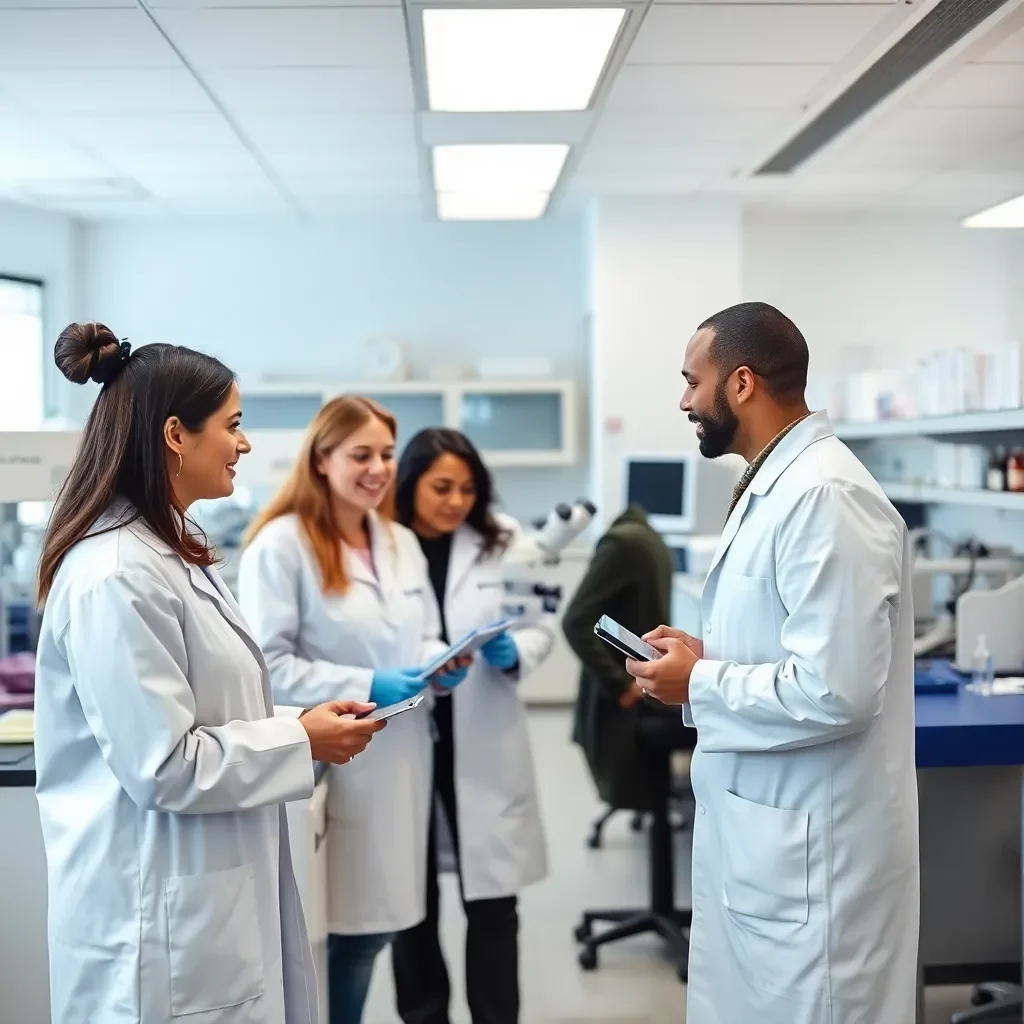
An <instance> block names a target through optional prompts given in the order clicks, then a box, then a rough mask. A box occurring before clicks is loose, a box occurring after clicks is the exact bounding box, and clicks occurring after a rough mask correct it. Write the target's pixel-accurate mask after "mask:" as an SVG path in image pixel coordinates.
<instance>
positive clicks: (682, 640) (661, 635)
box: [626, 626, 704, 704]
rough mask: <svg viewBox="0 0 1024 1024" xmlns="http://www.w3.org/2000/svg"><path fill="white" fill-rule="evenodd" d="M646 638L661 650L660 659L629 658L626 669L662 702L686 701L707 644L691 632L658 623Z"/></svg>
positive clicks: (646, 640) (681, 702) (652, 695)
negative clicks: (695, 666) (639, 659)
mask: <svg viewBox="0 0 1024 1024" xmlns="http://www.w3.org/2000/svg"><path fill="white" fill-rule="evenodd" d="M643 640H644V641H645V642H646V643H649V644H650V645H651V646H652V647H654V648H655V649H657V650H659V651H661V655H662V656H661V657H660V658H658V659H657V661H636V660H634V659H633V658H627V659H626V671H627V672H628V673H629V674H630V675H631V676H632V677H633V678H634V679H636V680H637V682H638V683H639V684H640V686H641V687H643V689H644V690H645V691H646V692H647V694H648V695H649V696H651V697H654V698H655V699H656V700H660V701H661V702H662V704H687V703H689V699H690V673H691V672H692V671H693V666H694V665H696V664H697V662H698V661H700V660H701V658H703V657H704V644H703V643H702V642H701V641H700V640H699V639H698V638H697V637H694V636H690V634H689V633H686V632H684V631H683V630H681V629H674V628H673V627H672V626H658V628H657V629H652V630H651V631H650V632H649V633H647V634H645V635H644V637H643Z"/></svg>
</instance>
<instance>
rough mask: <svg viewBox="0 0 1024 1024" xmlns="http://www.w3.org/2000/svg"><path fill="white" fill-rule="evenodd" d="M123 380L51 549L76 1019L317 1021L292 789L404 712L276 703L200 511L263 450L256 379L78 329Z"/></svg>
mask: <svg viewBox="0 0 1024 1024" xmlns="http://www.w3.org/2000/svg"><path fill="white" fill-rule="evenodd" d="M55 361H56V363H57V366H58V367H59V368H60V370H61V372H62V373H63V374H64V376H65V377H67V378H68V380H70V381H73V382H74V383H76V384H85V383H86V382H87V381H90V380H91V381H94V382H95V383H97V384H100V385H101V390H100V393H99V396H98V398H97V399H96V403H95V405H94V406H93V408H92V411H91V413H90V415H89V418H88V421H87V423H86V426H85V429H84V431H83V433H82V439H81V443H80V446H79V450H78V453H77V455H76V457H75V460H74V463H73V465H72V467H71V471H70V473H69V475H68V478H67V480H66V481H65V483H64V485H63V487H62V488H61V490H60V493H59V495H58V497H57V502H56V505H55V507H54V510H53V515H52V516H51V520H50V525H49V528H48V530H47V534H46V539H45V542H44V546H43V553H42V558H41V561H40V567H39V598H40V601H45V605H46V607H45V612H44V615H43V622H42V627H41V631H40V636H39V645H38V653H37V670H36V725H35V729H36V768H37V787H36V790H37V795H38V799H39V811H40V816H41V820H42V829H43V840H44V844H45V848H46V859H47V868H48V876H49V937H50V997H51V998H50V1001H51V1020H52V1021H53V1024H96V1022H98V1021H103V1022H104V1024H130V1022H131V1024H138V1022H145V1024H157V1022H170V1021H171V1020H172V1019H174V1018H179V1017H186V1016H187V1017H188V1018H189V1019H190V1020H193V1021H196V1024H198V1022H200V1021H202V1024H278V1022H284V1024H316V1022H317V1020H318V1008H317V1006H316V996H315V992H316V983H315V975H314V972H313V965H312V957H311V955H310V951H309V943H308V939H307V936H306V929H305V924H304V921H303V916H302V908H301V906H300V903H299V896H298V891H297V889H296V885H295V879H294V875H293V872H292V863H291V855H290V852H289V847H288V831H287V825H286V821H285V816H284V808H283V806H281V805H282V804H283V803H284V802H285V801H289V800H297V799H301V798H304V797H308V796H309V795H310V794H311V793H312V791H313V784H314V778H313V762H314V760H320V761H328V762H332V763H344V762H347V761H349V760H350V759H351V758H352V757H353V756H355V755H356V754H358V753H359V752H360V751H362V750H363V749H364V748H365V747H366V745H367V743H369V741H370V738H371V735H372V734H373V733H374V732H376V731H377V730H378V729H379V728H380V727H381V725H382V723H379V722H375V721H371V720H357V719H355V718H353V717H351V716H352V715H353V714H359V713H362V712H364V711H367V710H369V709H370V705H367V704H361V703H355V702H351V701H348V702H343V701H334V702H332V703H330V704H324V705H321V706H319V707H316V708H313V709H312V710H310V711H308V712H301V713H300V711H299V709H280V713H279V714H278V715H275V709H274V707H273V703H272V701H271V697H270V694H271V687H270V676H269V672H268V670H267V666H266V663H265V662H264V660H263V656H262V654H261V652H260V649H259V646H258V645H257V644H256V642H255V641H254V640H253V638H252V637H251V636H250V634H249V631H248V629H247V628H246V625H245V622H244V620H243V618H242V614H241V612H240V610H239V608H238V606H237V605H236V604H235V602H234V600H233V599H232V598H231V595H230V594H229V592H228V591H227V589H226V588H225V587H224V585H223V583H222V582H221V580H220V578H219V576H218V575H217V572H216V570H215V569H214V568H213V564H214V554H213V552H212V551H210V549H209V548H208V547H207V545H206V544H205V541H204V538H203V537H202V536H201V534H199V532H198V531H197V530H196V529H195V528H194V526H193V525H192V523H191V522H190V520H189V519H188V509H189V507H190V506H191V505H192V504H193V503H194V502H196V501H198V500H200V499H204V498H219V497H224V496H226V495H229V494H231V492H232V490H233V487H234V484H233V477H234V465H235V463H236V462H237V461H238V459H239V457H240V456H242V455H244V454H245V453H246V452H248V451H249V442H248V441H247V440H246V438H245V435H244V434H243V433H242V431H241V426H240V423H241V408H240V404H239V396H238V388H237V386H236V384H235V378H234V375H233V374H232V373H231V371H230V370H229V369H228V368H227V367H226V366H224V364H223V363H221V362H220V361H218V360H217V359H214V358H212V357H211V356H207V355H203V354H201V353H199V352H194V351H192V350H191V349H187V348H182V347H180V346H173V345H148V346H145V347H144V348H140V349H139V350H138V351H137V352H132V350H131V346H130V345H129V344H128V343H127V342H121V341H119V340H118V339H117V338H116V337H115V336H114V334H113V332H112V331H110V329H109V328H107V327H105V326H104V325H103V324H95V323H88V324H71V325H70V326H69V327H66V328H65V329H64V331H62V332H61V335H60V338H59V339H58V341H57V345H56V349H55Z"/></svg>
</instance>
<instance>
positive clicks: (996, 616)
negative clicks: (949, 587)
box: [955, 575, 1024, 673]
mask: <svg viewBox="0 0 1024 1024" xmlns="http://www.w3.org/2000/svg"><path fill="white" fill-rule="evenodd" d="M1022 623H1024V576H1020V575H1018V576H1017V578H1016V579H1013V580H1010V582H1009V583H1007V584H1006V585H1005V586H1002V587H1000V588H999V589H997V590H971V591H969V592H968V593H965V594H963V595H962V596H961V597H960V599H959V600H958V601H957V606H956V661H955V663H956V666H957V668H959V669H961V670H962V671H971V670H972V669H973V663H974V654H975V651H976V650H977V648H978V640H979V638H982V639H983V640H984V643H985V646H986V647H987V649H988V652H989V657H990V659H991V662H992V670H993V672H994V673H1007V672H1017V673H1019V672H1021V671H1022V670H1024V629H1022V628H1021V624H1022Z"/></svg>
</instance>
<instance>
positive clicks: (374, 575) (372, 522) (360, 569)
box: [343, 512, 396, 604]
mask: <svg viewBox="0 0 1024 1024" xmlns="http://www.w3.org/2000/svg"><path fill="white" fill-rule="evenodd" d="M366 532H367V534H369V538H370V554H371V555H372V557H373V569H372V570H371V568H370V567H369V566H368V565H367V564H366V562H365V561H364V560H363V559H362V558H361V557H360V556H359V555H357V554H356V553H355V552H354V551H352V550H350V549H349V547H348V545H343V550H344V558H345V566H346V568H347V569H348V575H349V578H350V579H352V580H359V581H360V582H362V583H365V584H367V585H368V586H371V587H373V588H374V590H376V591H377V593H378V594H379V595H380V597H381V600H383V601H384V602H385V604H387V603H389V602H390V598H391V595H392V594H393V593H394V589H395V579H396V575H395V572H396V570H395V538H394V536H393V535H392V533H391V530H390V528H389V524H388V523H386V522H384V521H383V520H381V518H380V516H378V515H377V513H376V512H368V513H367V515H366Z"/></svg>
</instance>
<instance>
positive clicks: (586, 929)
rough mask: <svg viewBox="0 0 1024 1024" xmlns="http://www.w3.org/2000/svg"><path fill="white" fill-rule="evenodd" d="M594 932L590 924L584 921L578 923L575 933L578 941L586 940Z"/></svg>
mask: <svg viewBox="0 0 1024 1024" xmlns="http://www.w3.org/2000/svg"><path fill="white" fill-rule="evenodd" d="M592 934H593V932H592V930H591V927H590V925H589V924H586V923H583V924H578V925H576V931H575V935H576V941H577V942H586V941H587V939H589V938H590V936H591V935H592Z"/></svg>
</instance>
